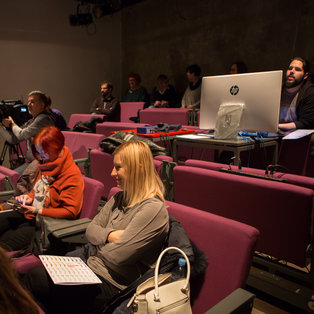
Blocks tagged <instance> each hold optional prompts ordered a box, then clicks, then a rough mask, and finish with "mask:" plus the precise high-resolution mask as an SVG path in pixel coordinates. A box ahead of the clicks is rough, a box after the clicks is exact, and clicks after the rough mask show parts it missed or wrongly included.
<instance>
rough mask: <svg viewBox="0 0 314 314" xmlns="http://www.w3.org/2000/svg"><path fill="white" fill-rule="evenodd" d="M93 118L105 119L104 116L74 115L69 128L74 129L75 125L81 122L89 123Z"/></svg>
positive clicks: (71, 117)
mask: <svg viewBox="0 0 314 314" xmlns="http://www.w3.org/2000/svg"><path fill="white" fill-rule="evenodd" d="M92 117H100V118H103V117H104V115H103V114H85V113H72V114H71V116H70V119H69V122H68V128H70V129H73V127H74V125H75V124H76V123H77V122H79V121H87V120H89V119H90V118H92Z"/></svg>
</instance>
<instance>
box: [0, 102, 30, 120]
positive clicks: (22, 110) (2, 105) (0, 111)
mask: <svg viewBox="0 0 314 314" xmlns="http://www.w3.org/2000/svg"><path fill="white" fill-rule="evenodd" d="M9 116H10V117H12V119H13V120H14V122H15V123H16V124H17V125H19V126H21V125H23V124H24V123H25V122H26V121H28V120H29V119H30V118H31V117H32V116H31V115H30V114H29V112H28V108H27V105H23V102H22V101H21V100H1V101H0V122H1V121H2V119H5V118H7V117H9Z"/></svg>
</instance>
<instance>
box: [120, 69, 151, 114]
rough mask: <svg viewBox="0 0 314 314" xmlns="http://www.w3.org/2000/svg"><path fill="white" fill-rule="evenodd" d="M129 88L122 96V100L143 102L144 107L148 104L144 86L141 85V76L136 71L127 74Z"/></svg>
mask: <svg viewBox="0 0 314 314" xmlns="http://www.w3.org/2000/svg"><path fill="white" fill-rule="evenodd" d="M128 82H129V89H128V90H127V91H126V93H125V94H124V96H123V101H124V102H142V101H144V102H145V105H144V108H147V107H148V106H149V96H148V93H147V90H146V88H145V87H143V86H141V77H140V75H139V74H137V73H129V75H128Z"/></svg>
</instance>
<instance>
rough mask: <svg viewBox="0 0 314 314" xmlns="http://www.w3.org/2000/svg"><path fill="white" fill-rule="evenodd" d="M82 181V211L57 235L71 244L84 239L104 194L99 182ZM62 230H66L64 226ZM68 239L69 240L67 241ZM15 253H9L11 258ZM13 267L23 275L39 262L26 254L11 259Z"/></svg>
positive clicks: (34, 257) (92, 180) (90, 179)
mask: <svg viewBox="0 0 314 314" xmlns="http://www.w3.org/2000/svg"><path fill="white" fill-rule="evenodd" d="M83 179H84V184H85V186H84V198H83V205H82V210H81V213H80V215H79V217H78V218H77V219H75V220H69V225H68V231H67V232H66V233H65V232H63V234H60V233H58V230H56V232H57V233H58V235H57V237H59V238H62V240H63V241H65V242H72V241H73V239H74V237H78V240H79V242H80V241H81V239H83V237H84V233H85V229H86V227H87V225H88V222H89V221H90V220H91V219H93V218H94V216H95V215H96V213H97V210H98V205H99V202H100V199H101V196H102V195H103V193H104V186H103V184H102V183H101V182H99V181H97V180H94V179H92V178H87V177H83ZM62 230H64V231H65V230H66V229H65V226H64V224H63V225H62ZM69 238H70V240H68V239H69ZM15 253H16V252H9V253H8V254H9V255H10V256H12V255H13V254H15ZM13 262H14V265H15V267H16V269H17V271H18V272H19V273H20V274H25V273H26V272H27V271H28V270H29V269H31V268H32V267H35V266H38V265H41V261H40V259H39V258H38V257H36V256H35V255H33V254H27V255H24V256H22V257H16V258H13Z"/></svg>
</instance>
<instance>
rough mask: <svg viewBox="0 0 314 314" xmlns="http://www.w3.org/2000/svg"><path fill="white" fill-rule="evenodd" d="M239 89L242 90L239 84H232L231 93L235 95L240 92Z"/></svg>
mask: <svg viewBox="0 0 314 314" xmlns="http://www.w3.org/2000/svg"><path fill="white" fill-rule="evenodd" d="M239 90H240V88H239V86H238V85H232V86H231V87H230V94H231V95H232V96H235V95H237V94H238V93H239Z"/></svg>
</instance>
